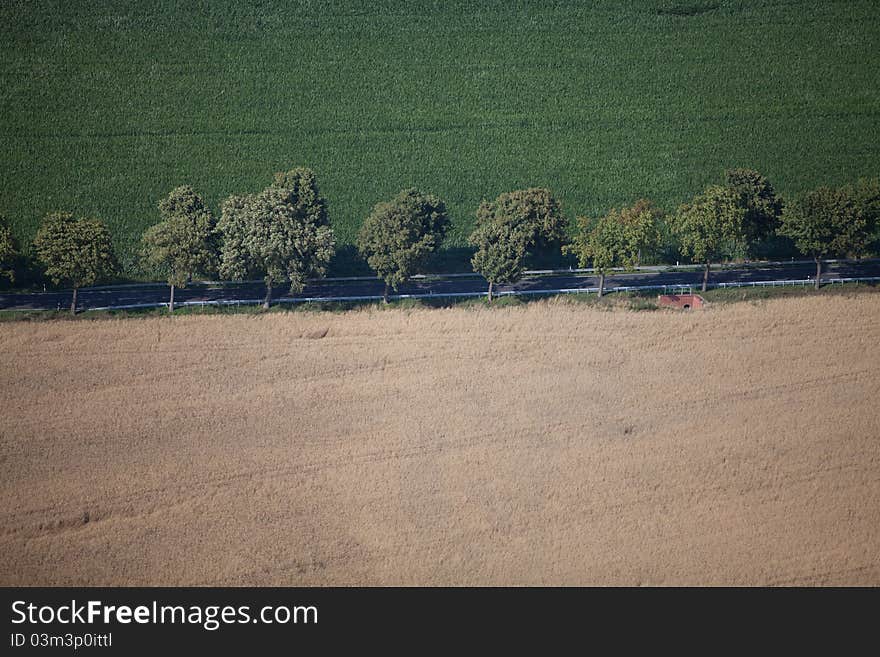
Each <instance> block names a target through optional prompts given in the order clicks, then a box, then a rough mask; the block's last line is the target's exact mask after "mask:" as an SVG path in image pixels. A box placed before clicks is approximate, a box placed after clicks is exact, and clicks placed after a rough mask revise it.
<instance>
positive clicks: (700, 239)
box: [673, 185, 747, 292]
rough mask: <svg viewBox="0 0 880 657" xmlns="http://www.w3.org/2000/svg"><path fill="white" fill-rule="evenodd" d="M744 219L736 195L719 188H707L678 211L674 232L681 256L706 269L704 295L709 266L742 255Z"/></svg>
mask: <svg viewBox="0 0 880 657" xmlns="http://www.w3.org/2000/svg"><path fill="white" fill-rule="evenodd" d="M745 215H746V211H745V209H744V208H743V207H742V206H741V205H740V197H739V194H737V193H736V192H735V191H733V190H732V189H730V188H729V187H723V186H720V185H713V186H710V187H708V188H707V189H706V191H704V192H703V193H702V194H699V195H697V196H696V197H694V199H693V201H691V202H690V203H685V204H683V205H681V206H680V207H679V208H678V212H677V213H676V215H675V218H674V224H673V228H674V230H675V232H676V235H677V236H678V238H679V242H680V245H681V250H682V252H683V253H684V254H685V255H686V256H688V257H690V258H691V259H692V260H693V261H694V262H699V263H702V264H704V265H705V271H704V275H703V291H704V292H705V291H706V287H707V285H708V279H709V266H710V264H711V263H712V262H715V261H718V260H721V259H723V258H732V257H735V256H737V255H742V254H743V253H744V251H745V249H746V241H747V238H746V232H745Z"/></svg>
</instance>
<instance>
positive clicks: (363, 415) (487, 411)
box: [0, 295, 880, 585]
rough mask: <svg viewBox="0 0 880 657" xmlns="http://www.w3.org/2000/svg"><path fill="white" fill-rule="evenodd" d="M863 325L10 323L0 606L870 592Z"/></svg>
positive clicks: (663, 320) (872, 424) (610, 320)
mask: <svg viewBox="0 0 880 657" xmlns="http://www.w3.org/2000/svg"><path fill="white" fill-rule="evenodd" d="M878 320H880V295H862V296H857V297H824V298H823V297H811V298H801V299H786V300H778V301H771V302H764V303H761V304H748V303H741V304H733V305H728V306H713V307H710V308H709V309H708V310H706V311H703V312H693V313H676V312H654V313H648V312H641V313H640V312H629V311H623V310H616V311H612V312H608V311H602V310H596V309H591V308H589V307H585V306H583V305H578V304H571V303H564V302H541V303H533V304H528V305H526V306H522V307H512V308H505V309H495V310H491V311H487V310H480V309H464V308H458V309H444V310H413V311H405V310H392V311H377V310H362V311H355V312H349V313H345V314H326V313H291V314H269V315H263V316H247V315H233V316H202V317H178V318H172V319H160V318H151V319H137V320H132V319H128V320H107V321H95V322H87V321H80V322H63V321H62V322H51V323H40V324H27V323H12V324H5V325H2V326H0V347H2V348H0V367H2V370H3V377H2V383H0V403H2V409H3V410H2V416H3V417H2V428H0V434H2V460H0V489H2V509H0V511H2V513H0V583H2V584H6V585H21V584H25V585H31V584H33V585H36V584H62V585H67V584H88V585H141V584H143V585H183V584H191V585H201V584H217V585H244V584H254V585H297V584H300V585H313V584H317V585H322V584H366V585H374V584H427V585H433V584H645V585H654V584H658V585H665V584H782V585H788V584H843V585H849V584H872V585H878V584H880V556H878V555H880V414H878V403H877V400H878V393H880V322H878Z"/></svg>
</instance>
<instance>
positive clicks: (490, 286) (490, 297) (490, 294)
mask: <svg viewBox="0 0 880 657" xmlns="http://www.w3.org/2000/svg"><path fill="white" fill-rule="evenodd" d="M489 303H492V281H489Z"/></svg>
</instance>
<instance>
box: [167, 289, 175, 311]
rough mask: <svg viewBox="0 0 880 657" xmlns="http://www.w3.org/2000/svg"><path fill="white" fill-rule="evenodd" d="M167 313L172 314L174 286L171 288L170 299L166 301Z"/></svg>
mask: <svg viewBox="0 0 880 657" xmlns="http://www.w3.org/2000/svg"><path fill="white" fill-rule="evenodd" d="M168 312H169V313H173V312H174V285H172V286H171V297H170V298H169V299H168Z"/></svg>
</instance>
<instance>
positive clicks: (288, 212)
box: [217, 168, 333, 308]
mask: <svg viewBox="0 0 880 657" xmlns="http://www.w3.org/2000/svg"><path fill="white" fill-rule="evenodd" d="M217 227H218V229H219V230H220V232H221V234H222V235H223V247H222V249H221V263H220V273H221V275H222V276H224V277H225V278H227V279H232V280H241V279H244V278H246V277H248V276H252V275H260V276H263V278H264V279H265V281H266V298H265V300H264V301H263V307H264V308H268V307H269V302H270V301H271V298H272V283H273V282H276V281H281V280H284V279H287V280H288V281H289V282H290V293H291V294H298V293H300V292H302V290H303V288H304V287H305V284H306V281H307V279H308V277H310V276H323V275H324V272H325V271H326V269H327V264H328V263H329V262H330V258H331V257H332V256H333V230H332V229H331V228H330V222H329V220H328V218H327V204H326V201H325V200H324V198H323V197H322V196H321V195H320V193H319V191H318V185H317V182H316V180H315V174H314V173H313V172H312V170H311V169H306V168H297V169H293V170H291V171H288V172H286V173H277V174H275V180H274V182H273V183H272V185H271V186H269V187H267V188H266V189H264V190H263V191H262V192H259V193H257V194H254V195H251V196H231V197H230V198H228V199H227V200H226V201H225V202H224V203H223V208H222V214H221V216H220V221H219V222H218V224H217Z"/></svg>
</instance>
